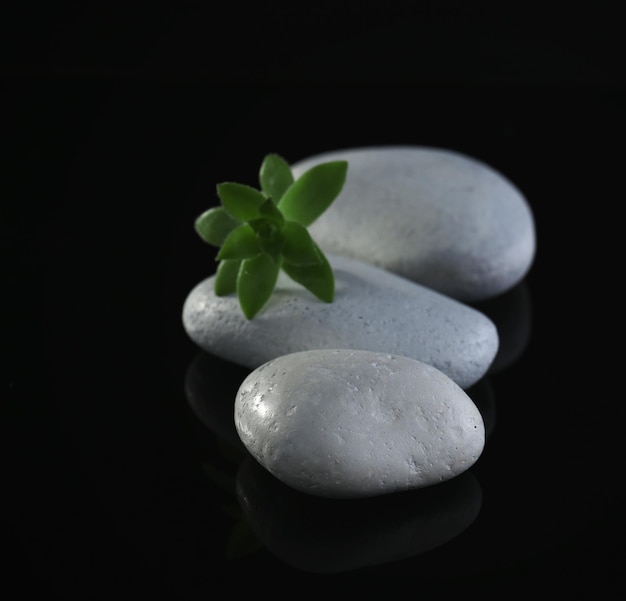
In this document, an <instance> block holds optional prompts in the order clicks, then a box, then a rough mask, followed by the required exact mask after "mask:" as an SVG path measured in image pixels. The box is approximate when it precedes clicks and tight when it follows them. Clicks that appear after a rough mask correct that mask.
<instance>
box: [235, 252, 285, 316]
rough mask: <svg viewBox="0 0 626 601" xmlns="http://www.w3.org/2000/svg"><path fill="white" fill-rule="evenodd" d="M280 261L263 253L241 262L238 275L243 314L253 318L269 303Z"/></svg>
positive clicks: (238, 293)
mask: <svg viewBox="0 0 626 601" xmlns="http://www.w3.org/2000/svg"><path fill="white" fill-rule="evenodd" d="M279 269H280V266H279V263H276V262H274V261H273V260H272V259H271V257H270V256H269V255H266V254H265V253H262V254H260V255H257V256H256V257H254V258H252V259H246V260H245V261H243V263H242V264H241V268H240V269H239V274H238V276H237V295H238V296H239V304H240V305H241V310H242V311H243V314H244V315H245V316H246V317H247V318H248V319H252V318H253V317H254V316H255V315H256V314H257V313H258V312H259V311H260V310H261V309H262V308H263V306H264V305H265V303H267V301H268V300H269V298H270V296H272V292H273V291H274V287H275V286H276V280H277V279H278V271H279Z"/></svg>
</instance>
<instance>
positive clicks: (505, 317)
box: [471, 280, 532, 375]
mask: <svg viewBox="0 0 626 601" xmlns="http://www.w3.org/2000/svg"><path fill="white" fill-rule="evenodd" d="M471 306H472V307H473V308H475V309H477V310H478V311H480V312H481V313H484V314H485V315H486V316H487V317H489V318H490V319H491V320H492V321H493V323H494V324H495V326H496V328H497V329H498V336H499V338H500V344H499V347H498V352H497V354H496V356H495V358H494V360H493V362H492V364H491V366H490V368H489V370H488V372H487V375H493V374H497V373H500V372H501V371H504V370H505V369H506V368H507V367H510V366H511V365H513V364H514V363H515V362H516V361H517V360H518V359H519V358H520V357H521V356H522V355H523V354H524V351H525V350H526V347H527V346H528V342H529V340H530V335H531V330H532V306H531V296H530V290H529V287H528V283H527V282H526V280H522V281H521V282H520V283H519V284H517V285H516V286H514V287H513V288H511V289H510V290H508V291H507V292H505V293H503V294H501V295H499V296H496V297H494V298H491V299H488V300H485V301H481V302H480V303H473V304H472V305H471Z"/></svg>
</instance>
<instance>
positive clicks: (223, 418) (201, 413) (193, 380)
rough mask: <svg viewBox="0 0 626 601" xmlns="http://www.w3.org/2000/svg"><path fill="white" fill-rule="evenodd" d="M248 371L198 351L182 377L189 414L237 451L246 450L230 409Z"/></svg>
mask: <svg viewBox="0 0 626 601" xmlns="http://www.w3.org/2000/svg"><path fill="white" fill-rule="evenodd" d="M250 371H251V370H250V369H248V368H246V367H242V366H241V365H237V364H235V363H232V362H230V361H226V360H224V359H220V358H219V357H216V356H214V355H211V354H209V353H206V352H204V351H201V352H199V353H198V354H197V355H196V356H195V357H194V358H193V360H192V361H191V363H190V364H189V367H188V368H187V372H186V373H185V394H186V396H187V401H188V403H189V406H190V407H191V410H192V411H193V412H194V413H195V415H196V416H197V417H198V419H199V420H200V421H201V422H202V423H203V424H204V425H205V426H206V427H207V428H209V430H211V431H212V432H213V433H214V434H216V435H217V436H218V437H219V438H221V439H223V440H225V441H226V442H228V443H229V444H230V445H232V446H233V447H235V448H236V449H240V450H245V447H244V445H243V443H242V442H241V440H240V438H239V435H238V434H237V430H236V428H235V422H234V420H233V410H234V409H233V408H234V403H235V395H236V394H237V390H238V389H239V385H240V384H241V383H242V382H243V380H244V379H245V378H246V376H247V375H248V374H249V373H250ZM246 452H247V451H246Z"/></svg>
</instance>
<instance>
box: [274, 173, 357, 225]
mask: <svg viewBox="0 0 626 601" xmlns="http://www.w3.org/2000/svg"><path fill="white" fill-rule="evenodd" d="M347 172H348V163H347V161H331V162H329V163H322V164H320V165H316V166H315V167H311V169H309V170H308V171H306V172H305V173H303V174H302V175H301V176H300V177H299V178H298V179H297V180H296V181H295V182H294V183H293V184H292V185H291V186H290V187H289V189H288V190H287V191H286V192H285V194H284V195H283V197H282V198H281V200H280V202H279V203H278V208H279V209H280V210H281V212H282V214H283V215H284V217H285V219H287V220H288V221H297V222H298V223H300V224H302V225H305V226H309V225H311V223H313V222H314V221H315V220H316V219H317V218H318V217H319V216H320V215H321V214H322V213H323V212H324V211H325V210H326V209H327V208H328V207H329V206H330V204H331V203H332V202H333V200H335V198H337V196H338V195H339V193H340V192H341V189H342V188H343V185H344V183H345V181H346V175H347Z"/></svg>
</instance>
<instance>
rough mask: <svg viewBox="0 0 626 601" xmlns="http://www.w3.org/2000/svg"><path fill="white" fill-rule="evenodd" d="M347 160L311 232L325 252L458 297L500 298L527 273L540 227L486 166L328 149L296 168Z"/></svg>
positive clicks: (444, 154) (442, 157) (413, 151)
mask: <svg viewBox="0 0 626 601" xmlns="http://www.w3.org/2000/svg"><path fill="white" fill-rule="evenodd" d="M330 160H347V161H348V175H347V179H346V183H345V185H344V187H343V189H342V191H341V193H340V194H339V196H338V197H337V198H336V199H335V201H334V202H333V204H331V206H330V207H329V208H328V209H327V210H326V211H325V212H324V213H323V214H322V215H321V216H320V217H319V218H318V219H317V221H315V222H314V223H313V224H312V225H311V226H310V227H309V231H310V233H311V235H312V236H313V238H314V239H315V240H316V242H317V243H318V244H319V246H320V247H321V248H322V249H323V250H324V251H326V252H330V253H334V254H339V255H346V256H350V257H354V258H356V259H361V260H363V261H367V262H369V263H372V264H374V265H377V266H379V267H383V268H385V269H389V270H390V271H393V272H395V273H397V274H399V275H402V276H404V277H406V278H409V279H411V280H413V281H416V282H419V283H421V284H423V285H425V286H427V287H429V288H433V289H434V290H438V291H440V292H442V293H444V294H446V295H448V296H451V297H453V298H456V299H459V300H462V301H466V302H471V301H477V300H483V299H486V298H491V297H493V296H496V295H498V294H500V293H502V292H504V291H506V290H508V289H509V288H511V287H513V286H514V285H515V284H517V283H518V282H519V281H521V280H522V278H523V277H524V276H525V275H526V273H527V272H528V270H529V269H530V267H531V265H532V262H533V259H534V255H535V250H536V249H535V246H536V238H535V224H534V219H533V215H532V212H531V209H530V207H529V204H528V202H527V200H526V198H525V197H524V196H523V195H522V193H521V192H520V190H519V189H518V188H517V187H516V186H515V185H514V184H513V183H512V182H511V181H509V180H508V179H507V178H506V177H504V176H503V175H502V174H501V173H499V172H498V171H496V170H495V169H493V168H492V167H490V166H489V165H487V164H485V163H484V162H482V161H479V160H477V159H474V158H472V157H469V156H466V155H463V154H461V153H458V152H453V151H450V150H445V149H439V148H429V147H421V146H379V147H363V148H354V149H346V150H338V151H333V152H326V153H323V154H318V155H315V156H311V157H308V158H306V159H303V160H301V161H299V162H297V163H295V164H294V165H292V169H293V172H294V176H296V177H299V176H300V175H301V174H302V173H304V171H306V170H307V169H309V168H311V167H312V166H314V165H316V164H318V163H321V162H325V161H330Z"/></svg>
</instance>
